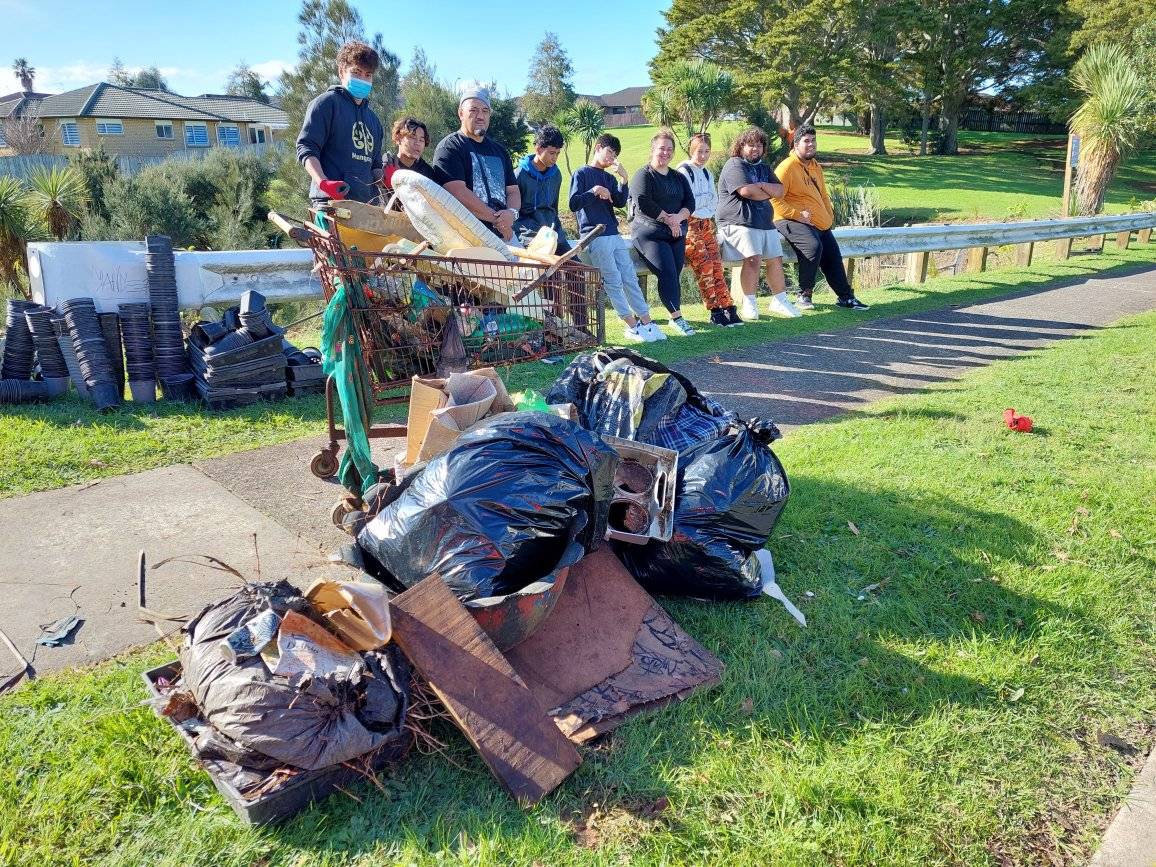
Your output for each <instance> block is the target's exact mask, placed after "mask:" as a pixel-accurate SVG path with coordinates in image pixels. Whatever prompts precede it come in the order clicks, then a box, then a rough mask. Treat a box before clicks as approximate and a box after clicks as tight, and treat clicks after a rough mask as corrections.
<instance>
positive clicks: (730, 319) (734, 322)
mask: <svg viewBox="0 0 1156 867" xmlns="http://www.w3.org/2000/svg"><path fill="white" fill-rule="evenodd" d="M723 312H724V313H725V314H726V317H727V325H728V326H730V327H731V328H734V327H736V326H738V325H742V324H743V320H741V319H740V318H739V311H738V308H737V307H735V306H734V305H733V304H732V305H731V306H730V307H728V308H727V309H726V310H724V311H723Z"/></svg>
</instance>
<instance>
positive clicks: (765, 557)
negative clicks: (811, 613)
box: [755, 548, 807, 626]
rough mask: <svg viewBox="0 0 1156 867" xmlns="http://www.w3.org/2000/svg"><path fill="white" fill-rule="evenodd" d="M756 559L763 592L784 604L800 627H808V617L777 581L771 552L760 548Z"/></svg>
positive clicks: (756, 552)
mask: <svg viewBox="0 0 1156 867" xmlns="http://www.w3.org/2000/svg"><path fill="white" fill-rule="evenodd" d="M755 558H756V559H757V560H758V561H759V569H760V571H761V574H762V578H763V592H764V593H765V594H767V595H768V596H770V597H771V598H772V599H778V600H779V601H780V602H782V603H783V607H784V608H786V609H787V611H788V612H789V613H790V615H791V616H792V617H794V618H795V619H796V620H797V621H799V625H800V626H806V625H807V617H806V615H804V614H803V612H802V611H800V610H799V609H798V608H796V607H795V603H793V602H792V601H791V600H790V599H788V598H787V594H785V593H784V592H783V590H782V588H781V587H779V585H778V583H777V582H776V581H775V561H774V558H773V557H771V552H770V551H768V550H767V549H766V548H760V549H759V550H757V551H755Z"/></svg>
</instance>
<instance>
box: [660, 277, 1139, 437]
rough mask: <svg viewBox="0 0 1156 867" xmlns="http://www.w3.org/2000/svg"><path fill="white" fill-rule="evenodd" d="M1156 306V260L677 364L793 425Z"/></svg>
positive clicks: (721, 394) (760, 412)
mask: <svg viewBox="0 0 1156 867" xmlns="http://www.w3.org/2000/svg"><path fill="white" fill-rule="evenodd" d="M1153 308H1156V270H1149V271H1145V272H1141V273H1136V274H1131V275H1128V276H1123V277H1113V278H1105V279H1091V280H1085V281H1080V282H1079V283H1073V284H1072V285H1068V286H1062V287H1059V288H1053V289H1047V290H1029V291H1027V292H1023V293H1018V294H1016V295H1013V296H1010V297H1007V298H1002V299H999V300H996V301H988V302H984V303H982V304H973V305H970V306H966V307H958V308H947V309H943V310H936V311H933V312H930V313H919V314H914V315H912V316H903V317H896V318H894V319H879V320H874V321H872V322H866V323H864V324H862V325H858V326H855V327H852V328H848V329H843V330H840V331H832V332H823V333H820V334H811V335H808V336H806V337H800V338H797V339H793V340H787V341H782V342H776V343H773V344H769V345H765V346H757V347H752V348H750V349H746V350H742V351H739V352H733V353H726V354H724V355H721V356H717V357H715V358H713V359H710V358H707V359H698V360H694V361H686V362H681V363H679V364H676V365H674V366H675V367H676V368H677V369H678V370H679V371H680V372H681V373H684V374H686V375H687V376H688V377H690V379H691V380H692V381H693V382H695V383H696V384H697V385H698V386H699V388H701V389H702V390H703V391H705V392H706V393H707V394H709V395H711V396H712V397H714V398H715V399H716V400H718V401H719V402H720V403H722V404H723V405H724V406H726V407H730V408H732V409H734V410H736V411H737V412H738V413H739V415H741V416H743V417H744V418H749V417H751V416H760V417H762V418H771V419H774V421H775V422H776V423H777V424H778V425H779V427H781V428H783V429H784V430H788V429H790V428H792V427H796V426H798V425H803V424H808V423H810V422H815V421H820V420H822V419H825V418H830V417H831V416H834V415H838V414H839V413H843V412H848V411H854V410H856V409H860V408H862V407H864V406H866V405H867V404H869V403H871V402H873V401H877V400H880V399H883V398H886V397H892V396H894V395H897V394H908V393H913V392H919V391H923V390H924V389H925V388H927V387H928V386H930V385H934V384H935V383H939V382H946V381H950V380H953V379H958V378H959V377H961V376H963V375H964V374H965V373H967V371H969V370H971V369H973V368H976V367H983V366H986V365H988V364H991V363H992V362H993V361H998V360H1000V359H1003V358H1010V357H1013V356H1016V355H1022V354H1023V353H1025V352H1029V351H1031V350H1034V349H1040V348H1043V347H1045V346H1048V345H1050V344H1052V343H1055V342H1056V341H1058V340H1063V339H1065V338H1070V337H1076V336H1079V335H1080V334H1084V333H1086V332H1087V331H1088V330H1090V329H1092V328H1097V327H1101V326H1104V325H1108V324H1110V323H1112V322H1115V321H1117V320H1118V319H1121V318H1122V317H1124V316H1129V315H1131V314H1134V313H1142V312H1144V311H1146V310H1151V309H1153ZM851 315H852V314H850V313H848V314H847V316H851Z"/></svg>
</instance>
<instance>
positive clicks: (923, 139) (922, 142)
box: [919, 90, 931, 157]
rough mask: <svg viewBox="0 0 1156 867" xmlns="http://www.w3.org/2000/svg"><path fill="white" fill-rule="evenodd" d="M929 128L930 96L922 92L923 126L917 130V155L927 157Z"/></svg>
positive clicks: (926, 92)
mask: <svg viewBox="0 0 1156 867" xmlns="http://www.w3.org/2000/svg"><path fill="white" fill-rule="evenodd" d="M930 126H931V94H930V93H929V92H928V91H926V90H924V91H923V125H922V126H921V127H920V128H919V155H920V156H921V157H925V156H927V131H928V129H929V128H930Z"/></svg>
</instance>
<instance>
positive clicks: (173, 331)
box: [145, 235, 196, 400]
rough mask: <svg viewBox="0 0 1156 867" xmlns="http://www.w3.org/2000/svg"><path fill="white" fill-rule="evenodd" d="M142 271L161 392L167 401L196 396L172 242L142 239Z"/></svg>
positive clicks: (188, 398) (165, 239) (150, 238)
mask: <svg viewBox="0 0 1156 867" xmlns="http://www.w3.org/2000/svg"><path fill="white" fill-rule="evenodd" d="M145 270H146V271H147V273H148V284H149V304H150V307H151V314H152V324H153V363H154V365H155V367H156V375H157V379H158V380H160V384H161V390H162V391H163V392H164V395H165V398H166V399H168V400H190V399H192V398H193V397H195V396H196V390H195V388H194V380H193V375H192V374H191V373H189V367H188V362H187V360H186V357H185V338H184V332H183V331H182V329H181V309H180V304H179V302H178V300H177V274H176V259H175V258H174V257H173V245H172V241H171V240H170V239H169V238H167V237H165V236H164V235H149V236H148V237H147V238H145Z"/></svg>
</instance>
